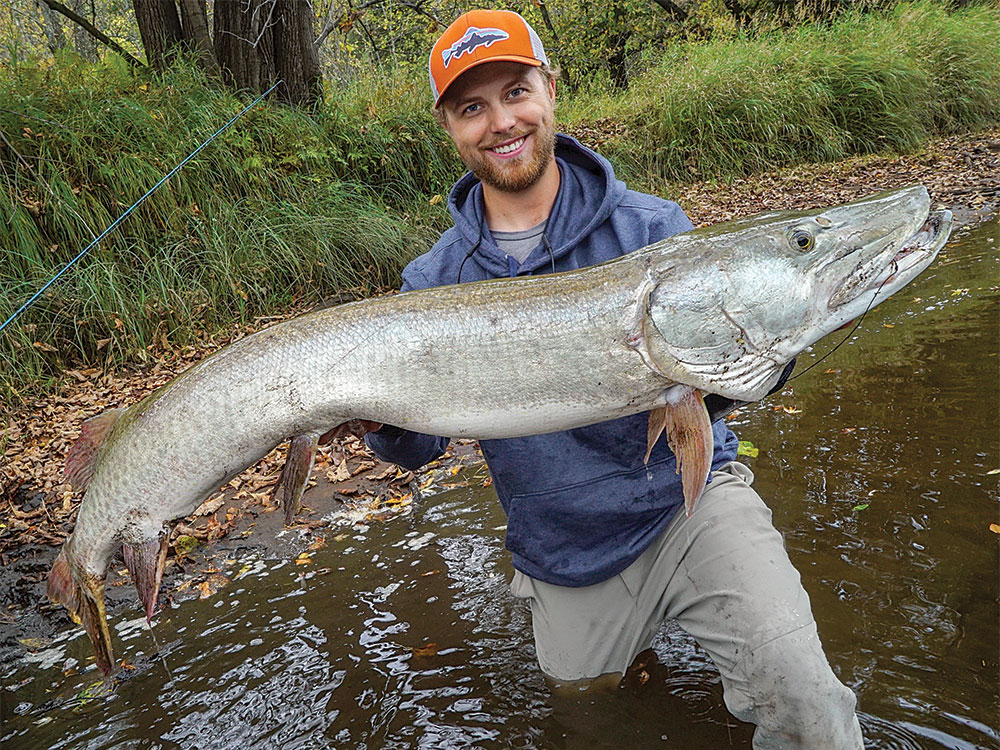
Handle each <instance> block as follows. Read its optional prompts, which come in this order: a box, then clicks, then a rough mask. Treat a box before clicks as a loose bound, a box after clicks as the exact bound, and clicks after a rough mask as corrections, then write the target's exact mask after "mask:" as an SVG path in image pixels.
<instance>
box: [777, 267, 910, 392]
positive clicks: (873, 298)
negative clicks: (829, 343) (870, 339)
mask: <svg viewBox="0 0 1000 750" xmlns="http://www.w3.org/2000/svg"><path fill="white" fill-rule="evenodd" d="M891 268H892V271H891V273H890V274H889V275H888V276H886V277H885V281H883V282H882V283H881V284H879V285H878V289H876V290H875V294H874V295H872V298H871V301H870V302H869V303H868V307H866V308H865V311H864V312H863V313H861V317H860V318H858V322H857V323H855V324H854V328H852V329H851V330H850V332H848V334H847V335H846V336H844V338H843V339H842V340H841V341H840V343H838V344H837V345H836V346H835V347H833V349H831V350H830V351H828V352H827V353H826V354H824V355H823V356H822V357H820V358H819V359H817V360H816V361H815V362H813V363H812V364H811V365H809V366H808V367H807V368H806V369H804V370H803V371H802V372H800V373H797V374H795V375H792V376H791V377H790V378H789V379H788V381H791V380H795V378H797V377H800V376H802V375H805V374H806V373H807V372H809V371H810V370H811V369H812V368H814V367H815V366H816V365H818V364H819V363H820V362H822V361H823V360H824V359H826V358H827V357H829V356H830V355H831V354H833V353H834V352H835V351H837V350H838V349H839V348H840V347H841V346H843V345H844V343H845V342H846V341H847V340H848V339H849V338H851V336H853V335H854V332H855V331H856V330H858V327H859V326H860V325H861V323H862V322H863V321H864V319H865V316H866V315H867V314H868V311H869V310H871V309H872V305H874V304H875V300H877V299H878V293H879V292H881V291H882V287H884V286H885V285H886V284H887V283H888V282H889V279H891V278H892V277H893V276H895V275H896V272H897V271H899V265H898V264H897V263H896V259H895V258H893V260H892V266H891ZM788 381H785V382H788Z"/></svg>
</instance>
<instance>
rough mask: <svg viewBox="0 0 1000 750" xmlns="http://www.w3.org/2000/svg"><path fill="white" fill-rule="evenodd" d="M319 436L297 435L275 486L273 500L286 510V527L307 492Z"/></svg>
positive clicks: (293, 518) (292, 441) (290, 444)
mask: <svg viewBox="0 0 1000 750" xmlns="http://www.w3.org/2000/svg"><path fill="white" fill-rule="evenodd" d="M317 444H318V436H316V435H296V436H295V437H293V438H292V440H291V442H290V443H289V444H288V458H287V459H286V460H285V465H284V467H282V469H281V476H280V477H278V483H277V484H276V485H275V486H274V494H273V495H272V498H274V499H275V500H276V501H278V502H280V503H281V506H282V507H283V508H284V509H285V525H286V526H290V525H291V523H292V521H294V520H295V514H296V513H297V512H298V510H299V500H301V499H302V493H303V492H305V490H306V484H307V483H308V481H309V472H310V471H311V470H312V465H313V459H314V458H315V457H316V446H317Z"/></svg>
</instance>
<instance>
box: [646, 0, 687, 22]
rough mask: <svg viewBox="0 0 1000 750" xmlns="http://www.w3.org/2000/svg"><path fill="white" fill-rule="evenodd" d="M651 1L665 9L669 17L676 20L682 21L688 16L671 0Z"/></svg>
mask: <svg viewBox="0 0 1000 750" xmlns="http://www.w3.org/2000/svg"><path fill="white" fill-rule="evenodd" d="M653 2H654V3H656V4H657V5H659V6H660V7H661V8H663V10H665V11H667V13H669V14H670V17H671V18H673V19H674V20H676V21H683V20H684V19H686V18H687V17H688V14H687V11H685V10H684V9H683V8H681V7H680V6H679V5H677V4H676V3H674V2H673V0H653Z"/></svg>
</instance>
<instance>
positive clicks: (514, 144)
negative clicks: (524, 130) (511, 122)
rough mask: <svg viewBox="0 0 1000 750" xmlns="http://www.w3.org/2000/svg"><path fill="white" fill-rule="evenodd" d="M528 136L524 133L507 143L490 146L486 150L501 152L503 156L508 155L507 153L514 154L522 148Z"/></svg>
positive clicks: (495, 152)
mask: <svg viewBox="0 0 1000 750" xmlns="http://www.w3.org/2000/svg"><path fill="white" fill-rule="evenodd" d="M526 138H527V136H525V135H522V136H521V137H520V138H517V139H515V140H513V141H510V142H509V143H505V144H503V145H500V146H492V147H491V148H488V149H486V150H487V151H492V152H493V153H494V154H500V155H501V156H506V155H507V154H512V153H514V152H515V151H517V150H518V149H519V148H521V146H523V145H524V141H525V139H526Z"/></svg>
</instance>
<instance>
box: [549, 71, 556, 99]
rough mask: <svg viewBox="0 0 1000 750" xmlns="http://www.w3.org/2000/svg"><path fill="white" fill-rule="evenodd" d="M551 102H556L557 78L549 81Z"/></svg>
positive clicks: (553, 77)
mask: <svg viewBox="0 0 1000 750" xmlns="http://www.w3.org/2000/svg"><path fill="white" fill-rule="evenodd" d="M549 100H550V101H552V102H555V100H556V77H555V76H552V77H551V78H550V79H549Z"/></svg>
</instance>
